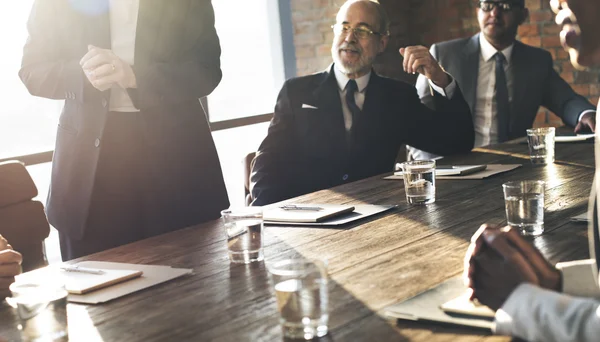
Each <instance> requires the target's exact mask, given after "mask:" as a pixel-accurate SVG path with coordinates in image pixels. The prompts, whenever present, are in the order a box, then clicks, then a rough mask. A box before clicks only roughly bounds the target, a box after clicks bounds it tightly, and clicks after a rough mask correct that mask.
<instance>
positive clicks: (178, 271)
mask: <svg viewBox="0 0 600 342" xmlns="http://www.w3.org/2000/svg"><path fill="white" fill-rule="evenodd" d="M77 265H79V266H81V267H86V268H97V269H107V270H138V271H142V276H140V277H138V278H135V279H131V280H128V281H125V282H123V283H118V284H115V285H112V286H109V287H105V288H102V289H99V290H96V291H92V292H89V293H86V294H82V295H77V294H69V296H68V297H67V299H68V300H69V302H75V303H85V304H100V303H105V302H108V301H110V300H113V299H116V298H119V297H122V296H125V295H127V294H130V293H133V292H136V291H139V290H143V289H145V288H148V287H151V286H154V285H157V284H160V283H164V282H166V281H168V280H171V279H175V278H177V277H181V276H183V275H185V274H191V273H192V269H186V268H172V267H170V266H157V265H138V264H125V263H118V262H104V261H83V262H80V263H78V264H77ZM51 267H53V266H48V267H45V268H42V269H39V270H35V271H31V272H27V273H24V274H21V275H19V276H18V278H17V279H18V280H21V279H23V280H25V281H26V280H27V279H45V278H44V275H47V274H48V273H47V272H48V269H49V268H51ZM50 271H52V270H50Z"/></svg>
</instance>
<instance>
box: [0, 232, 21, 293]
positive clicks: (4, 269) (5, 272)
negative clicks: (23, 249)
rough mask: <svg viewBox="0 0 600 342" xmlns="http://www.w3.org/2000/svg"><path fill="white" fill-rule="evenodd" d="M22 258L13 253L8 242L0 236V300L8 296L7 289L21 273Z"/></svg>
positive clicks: (15, 252)
mask: <svg viewBox="0 0 600 342" xmlns="http://www.w3.org/2000/svg"><path fill="white" fill-rule="evenodd" d="M22 261H23V257H22V256H21V254H20V253H19V252H17V251H14V250H13V249H12V247H11V245H9V244H8V241H6V239H5V238H4V237H3V236H2V235H0V298H5V297H7V296H9V295H10V291H9V290H8V287H9V286H10V284H12V283H13V282H14V281H15V276H16V275H17V274H19V273H21V262H22Z"/></svg>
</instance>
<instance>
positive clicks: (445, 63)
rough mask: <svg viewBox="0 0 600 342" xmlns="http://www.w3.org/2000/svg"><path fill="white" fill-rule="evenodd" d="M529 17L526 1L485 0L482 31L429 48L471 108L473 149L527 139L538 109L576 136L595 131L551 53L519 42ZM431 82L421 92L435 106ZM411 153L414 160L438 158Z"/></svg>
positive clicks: (587, 108) (587, 107)
mask: <svg viewBox="0 0 600 342" xmlns="http://www.w3.org/2000/svg"><path fill="white" fill-rule="evenodd" d="M528 15H529V11H528V10H527V8H526V7H525V2H524V0H482V1H479V9H478V10H477V20H478V22H479V27H480V28H481V32H480V33H478V34H476V35H474V36H473V37H470V38H462V39H456V40H452V41H448V42H442V43H438V44H433V45H432V46H431V49H430V51H431V54H432V55H433V56H434V57H435V58H436V59H437V60H438V62H439V63H440V64H441V65H442V67H444V69H445V70H446V71H447V72H448V73H449V74H450V75H452V77H454V78H455V79H456V81H457V82H458V84H459V85H460V87H461V90H462V91H463V94H464V96H465V99H466V101H467V103H468V104H469V108H470V109H471V113H472V114H473V125H474V127H475V147H479V146H485V145H490V144H495V143H500V142H503V141H506V140H509V139H514V138H518V137H522V136H525V135H526V130H527V129H528V128H531V127H532V125H533V122H534V120H535V117H536V115H537V113H538V109H539V107H540V106H544V107H546V108H548V109H549V110H551V111H552V112H554V113H556V115H558V116H559V117H561V118H562V120H563V121H564V122H565V123H566V124H567V125H569V126H571V127H575V132H580V131H592V132H593V131H594V130H595V128H596V120H595V114H594V111H595V108H594V106H593V105H592V104H591V103H589V101H587V100H586V99H585V98H584V97H582V96H580V95H578V94H576V93H575V92H574V91H573V89H571V87H570V86H569V85H568V84H567V82H565V81H564V80H563V79H562V78H561V77H560V76H559V75H558V74H557V73H556V71H555V70H554V65H553V63H552V56H551V55H550V53H549V52H548V51H546V50H544V49H540V48H536V47H533V46H529V45H525V44H523V43H521V42H519V41H518V40H516V35H517V30H518V27H519V25H521V24H522V23H523V22H524V21H525V20H526V19H527V16H528ZM498 59H500V60H498ZM498 65H502V66H503V67H502V68H500V67H497V66H498ZM499 72H501V74H499ZM502 79H503V80H502ZM428 83H429V82H428V81H427V80H426V79H425V78H423V77H419V78H418V79H417V90H418V92H419V96H420V97H421V100H422V101H423V102H424V103H426V104H427V105H431V104H432V97H431V90H430V87H429V84H428ZM410 150H411V154H412V156H413V158H415V159H429V158H432V157H434V156H432V155H431V154H430V153H425V152H424V151H419V150H417V149H410ZM425 151H427V150H425ZM427 152H433V151H427Z"/></svg>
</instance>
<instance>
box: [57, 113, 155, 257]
mask: <svg viewBox="0 0 600 342" xmlns="http://www.w3.org/2000/svg"><path fill="white" fill-rule="evenodd" d="M142 115H143V113H139V112H138V113H119V112H110V113H108V117H107V121H106V125H105V128H104V132H103V136H102V138H101V140H100V144H101V146H100V156H99V158H98V166H97V170H96V177H95V182H94V191H93V193H92V199H91V202H90V203H91V205H90V208H89V214H88V219H87V224H86V227H85V231H84V235H83V238H82V239H81V240H75V239H72V238H70V237H69V236H67V235H66V234H64V233H59V237H60V249H61V253H62V259H63V260H64V261H67V260H70V259H74V258H78V257H81V256H84V255H88V254H92V253H95V252H99V251H102V250H105V249H109V248H113V247H117V246H120V245H124V244H127V243H130V242H133V241H137V240H140V239H143V238H146V237H148V236H150V235H151V234H149V233H148V232H145V231H144V226H145V222H144V216H145V215H144V198H146V197H147V196H146V194H145V193H144V192H145V191H148V189H147V188H148V186H143V185H144V184H148V183H147V182H146V181H145V179H144V178H145V175H146V172H145V170H146V168H145V165H146V163H147V162H148V161H149V160H150V159H149V156H150V153H151V151H148V150H147V149H146V148H144V141H143V138H144V136H143V134H142V132H141V129H142V127H143V125H142V123H143V122H142V121H141V116H142Z"/></svg>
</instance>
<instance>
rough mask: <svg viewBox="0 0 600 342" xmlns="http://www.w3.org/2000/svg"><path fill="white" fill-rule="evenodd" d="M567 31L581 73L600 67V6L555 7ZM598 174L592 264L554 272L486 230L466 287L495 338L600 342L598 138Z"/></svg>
mask: <svg viewBox="0 0 600 342" xmlns="http://www.w3.org/2000/svg"><path fill="white" fill-rule="evenodd" d="M550 3H551V6H552V9H553V10H554V12H555V13H556V14H557V15H556V22H557V23H558V24H559V25H561V26H562V32H561V34H560V36H561V40H562V43H563V46H564V47H565V49H567V50H568V51H569V54H570V57H571V62H572V63H573V65H575V66H576V67H578V68H582V66H592V65H600V38H599V37H598V36H597V34H598V32H600V0H552V1H551V2H550ZM595 143H596V146H595V150H596V174H595V182H594V186H593V188H592V195H591V199H590V204H591V205H590V210H589V215H590V217H591V218H592V220H591V223H590V227H589V234H588V238H589V240H590V255H591V258H590V259H588V260H578V261H571V262H565V263H559V264H557V265H556V266H552V265H551V264H550V263H549V262H548V261H547V260H546V259H545V258H544V256H543V255H542V254H541V253H540V251H539V250H537V249H536V248H535V247H533V246H532V245H531V244H530V243H529V242H527V241H526V240H525V239H524V238H523V237H521V236H520V235H519V233H518V232H517V231H516V230H513V229H511V228H510V227H504V228H497V227H491V226H487V225H483V226H482V227H481V228H480V229H479V230H478V231H477V233H475V235H474V236H473V238H472V240H471V245H470V246H469V250H468V251H467V255H466V257H465V280H466V282H467V286H469V288H470V289H471V291H472V298H475V299H477V300H478V301H479V302H481V303H483V304H485V305H487V306H489V307H490V308H492V309H493V310H497V311H496V316H495V333H497V334H502V335H512V336H516V337H520V338H523V339H526V340H528V341H561V342H565V341H578V342H587V341H598V340H599V339H600V301H599V300H598V299H599V298H600V287H599V285H598V284H599V278H598V265H600V263H599V262H598V261H599V259H598V258H600V238H599V228H598V221H599V216H598V201H597V194H598V191H600V183H598V181H599V180H600V139H599V138H598V137H596V141H595Z"/></svg>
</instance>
